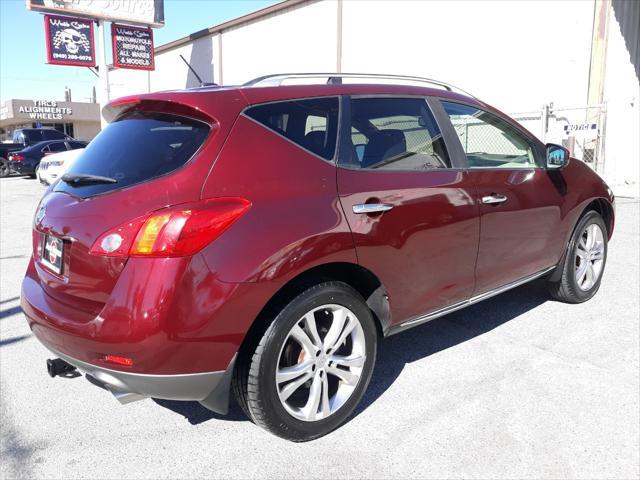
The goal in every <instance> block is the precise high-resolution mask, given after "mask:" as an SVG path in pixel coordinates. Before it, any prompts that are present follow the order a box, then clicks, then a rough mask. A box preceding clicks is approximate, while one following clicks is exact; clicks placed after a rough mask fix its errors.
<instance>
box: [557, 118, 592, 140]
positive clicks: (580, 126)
mask: <svg viewBox="0 0 640 480" xmlns="http://www.w3.org/2000/svg"><path fill="white" fill-rule="evenodd" d="M563 128H564V133H565V134H566V135H571V136H576V135H580V136H587V137H590V136H596V135H597V134H598V124H597V123H595V122H584V123H569V124H567V125H565V126H564V127H563Z"/></svg>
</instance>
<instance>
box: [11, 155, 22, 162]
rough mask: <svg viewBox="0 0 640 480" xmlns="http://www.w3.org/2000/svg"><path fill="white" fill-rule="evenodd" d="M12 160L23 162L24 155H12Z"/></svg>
mask: <svg viewBox="0 0 640 480" xmlns="http://www.w3.org/2000/svg"><path fill="white" fill-rule="evenodd" d="M11 160H12V161H14V162H23V161H24V155H11Z"/></svg>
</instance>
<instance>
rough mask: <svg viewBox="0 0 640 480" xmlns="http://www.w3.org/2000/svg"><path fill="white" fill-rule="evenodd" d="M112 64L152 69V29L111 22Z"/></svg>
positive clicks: (122, 66) (121, 66)
mask: <svg viewBox="0 0 640 480" xmlns="http://www.w3.org/2000/svg"><path fill="white" fill-rule="evenodd" d="M111 41H112V43H113V65H114V66H116V67H120V68H135V69H139V70H153V69H154V61H153V31H152V30H151V29H150V28H142V27H132V26H130V25H119V24H117V23H112V24H111Z"/></svg>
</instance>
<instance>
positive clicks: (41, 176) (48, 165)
mask: <svg viewBox="0 0 640 480" xmlns="http://www.w3.org/2000/svg"><path fill="white" fill-rule="evenodd" d="M83 151H84V148H76V149H75V150H67V151H64V152H60V153H54V154H51V155H47V156H45V157H44V158H43V159H42V160H40V165H38V168H36V177H37V178H38V180H39V181H40V183H43V184H45V185H51V184H52V183H53V182H55V181H56V180H57V179H58V178H60V176H62V174H63V173H64V172H65V171H66V170H68V169H69V167H71V165H73V163H74V162H75V161H76V159H77V158H78V157H79V156H80V155H81V154H82V152H83Z"/></svg>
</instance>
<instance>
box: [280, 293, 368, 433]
mask: <svg viewBox="0 0 640 480" xmlns="http://www.w3.org/2000/svg"><path fill="white" fill-rule="evenodd" d="M365 344H366V341H365V335H364V331H363V328H362V325H361V324H360V321H359V320H358V318H357V317H356V316H355V315H354V313H353V312H352V311H351V310H349V309H348V308H346V307H344V306H342V305H334V304H327V305H322V306H320V307H317V308H314V309H313V310H311V311H309V312H307V313H306V314H305V315H304V316H303V317H302V318H300V320H299V321H298V322H296V324H295V325H294V326H293V327H292V328H291V330H290V331H289V333H288V334H287V337H286V340H285V342H284V344H283V346H282V349H281V351H280V355H279V357H278V366H277V369H276V374H275V382H276V388H277V391H278V396H279V398H280V402H281V404H282V406H283V407H284V409H285V410H286V411H287V413H289V414H290V415H292V416H293V417H295V418H296V419H298V420H302V421H307V422H313V421H317V420H322V419H325V418H328V417H329V416H331V415H332V414H333V413H335V412H336V411H337V410H338V409H339V408H341V407H342V406H343V405H344V404H345V403H346V402H347V400H348V399H349V398H350V397H351V395H352V394H353V392H354V390H355V389H356V386H357V385H358V382H359V380H360V377H361V375H362V371H363V367H364V365H365V360H366V348H365V347H366V345H365Z"/></svg>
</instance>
